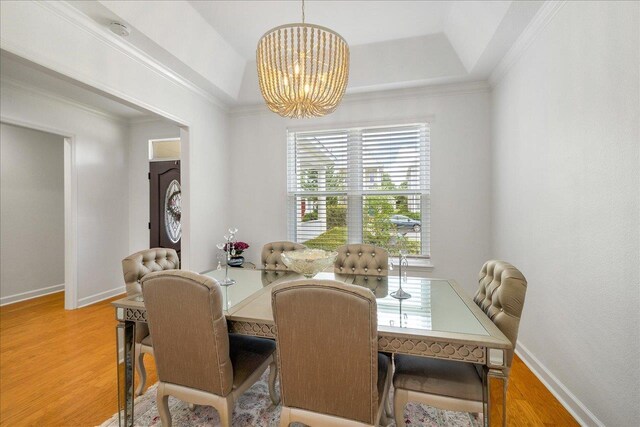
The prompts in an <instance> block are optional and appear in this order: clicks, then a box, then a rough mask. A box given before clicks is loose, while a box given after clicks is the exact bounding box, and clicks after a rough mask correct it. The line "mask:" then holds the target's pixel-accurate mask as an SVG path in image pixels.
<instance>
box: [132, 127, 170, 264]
mask: <svg viewBox="0 0 640 427" xmlns="http://www.w3.org/2000/svg"><path fill="white" fill-rule="evenodd" d="M165 138H180V128H178V127H177V126H176V125H175V124H174V123H171V122H167V121H165V120H160V119H159V120H154V121H145V122H140V123H132V124H131V125H130V126H129V252H130V253H134V252H138V251H141V250H143V249H148V248H149V228H148V227H149V179H148V173H149V140H150V139H165Z"/></svg>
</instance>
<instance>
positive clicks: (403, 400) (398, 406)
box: [393, 389, 408, 427]
mask: <svg viewBox="0 0 640 427" xmlns="http://www.w3.org/2000/svg"><path fill="white" fill-rule="evenodd" d="M407 403H408V394H407V391H406V390H403V389H395V390H394V394H393V415H394V417H395V419H396V427H404V425H405V423H404V407H405V406H406V405H407Z"/></svg>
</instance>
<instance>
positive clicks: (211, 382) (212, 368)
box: [142, 270, 233, 396]
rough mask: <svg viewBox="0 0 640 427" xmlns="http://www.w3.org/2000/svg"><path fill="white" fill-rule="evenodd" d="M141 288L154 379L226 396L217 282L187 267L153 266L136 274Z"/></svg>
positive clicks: (227, 368)
mask: <svg viewBox="0 0 640 427" xmlns="http://www.w3.org/2000/svg"><path fill="white" fill-rule="evenodd" d="M142 293H143V295H144V304H145V307H146V309H147V316H148V320H149V328H150V329H151V334H152V336H153V354H154V358H155V360H156V366H157V369H158V379H159V380H160V381H162V382H165V383H171V384H177V385H182V386H185V387H190V388H195V389H197V390H203V391H206V392H209V393H214V394H217V395H219V396H226V395H228V394H229V392H230V391H231V389H232V387H233V367H232V365H231V359H230V357H229V333H228V332H227V321H226V319H225V316H224V313H223V311H222V291H221V289H220V285H219V284H218V282H217V281H216V280H215V279H212V278H210V277H207V276H202V275H200V274H197V273H193V272H190V271H181V270H171V271H159V272H155V273H151V274H148V275H146V276H145V277H143V278H142ZM176 302H179V304H177V303H176Z"/></svg>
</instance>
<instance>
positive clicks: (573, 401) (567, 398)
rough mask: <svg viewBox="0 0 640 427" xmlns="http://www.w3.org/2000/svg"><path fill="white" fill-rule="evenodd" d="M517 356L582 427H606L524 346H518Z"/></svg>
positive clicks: (519, 344)
mask: <svg viewBox="0 0 640 427" xmlns="http://www.w3.org/2000/svg"><path fill="white" fill-rule="evenodd" d="M516 354H517V355H518V357H520V359H521V360H522V361H523V362H524V364H525V365H527V367H528V368H529V369H530V370H531V372H533V374H534V375H535V376H536V377H538V379H539V380H540V381H541V382H542V384H544V386H545V387H547V389H548V390H549V391H550V392H551V394H553V395H554V396H555V398H556V399H558V401H559V402H560V403H561V404H562V406H564V407H565V408H566V410H567V411H569V413H570V414H571V415H572V416H573V418H575V419H576V421H577V422H578V423H580V425H582V426H598V427H604V424H603V423H602V421H600V420H599V419H598V418H597V417H596V416H595V415H593V413H592V412H591V411H590V410H589V409H588V408H587V407H586V406H585V405H584V404H583V403H582V402H581V401H580V400H579V399H578V398H577V397H576V396H575V395H574V394H573V393H571V391H569V389H568V388H567V387H566V386H565V385H564V384H562V382H560V380H559V379H558V378H556V376H555V375H553V374H552V373H551V371H549V369H547V367H546V366H544V365H543V364H542V362H540V361H539V360H538V359H537V358H536V357H535V356H534V355H533V354H532V353H531V352H530V351H529V350H528V349H527V347H525V346H524V345H522V344H521V343H518V344H517V346H516Z"/></svg>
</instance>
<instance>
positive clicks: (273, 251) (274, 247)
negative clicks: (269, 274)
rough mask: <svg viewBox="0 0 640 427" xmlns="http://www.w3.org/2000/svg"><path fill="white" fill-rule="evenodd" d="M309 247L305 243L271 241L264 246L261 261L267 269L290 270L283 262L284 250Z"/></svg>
mask: <svg viewBox="0 0 640 427" xmlns="http://www.w3.org/2000/svg"><path fill="white" fill-rule="evenodd" d="M298 249H307V247H306V246H305V245H301V244H300V243H295V242H271V243H267V244H266V245H264V246H263V247H262V256H261V259H260V263H261V265H262V268H263V269H265V270H289V267H287V266H286V265H284V263H283V262H282V258H281V257H280V255H282V252H284V251H295V250H298Z"/></svg>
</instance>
